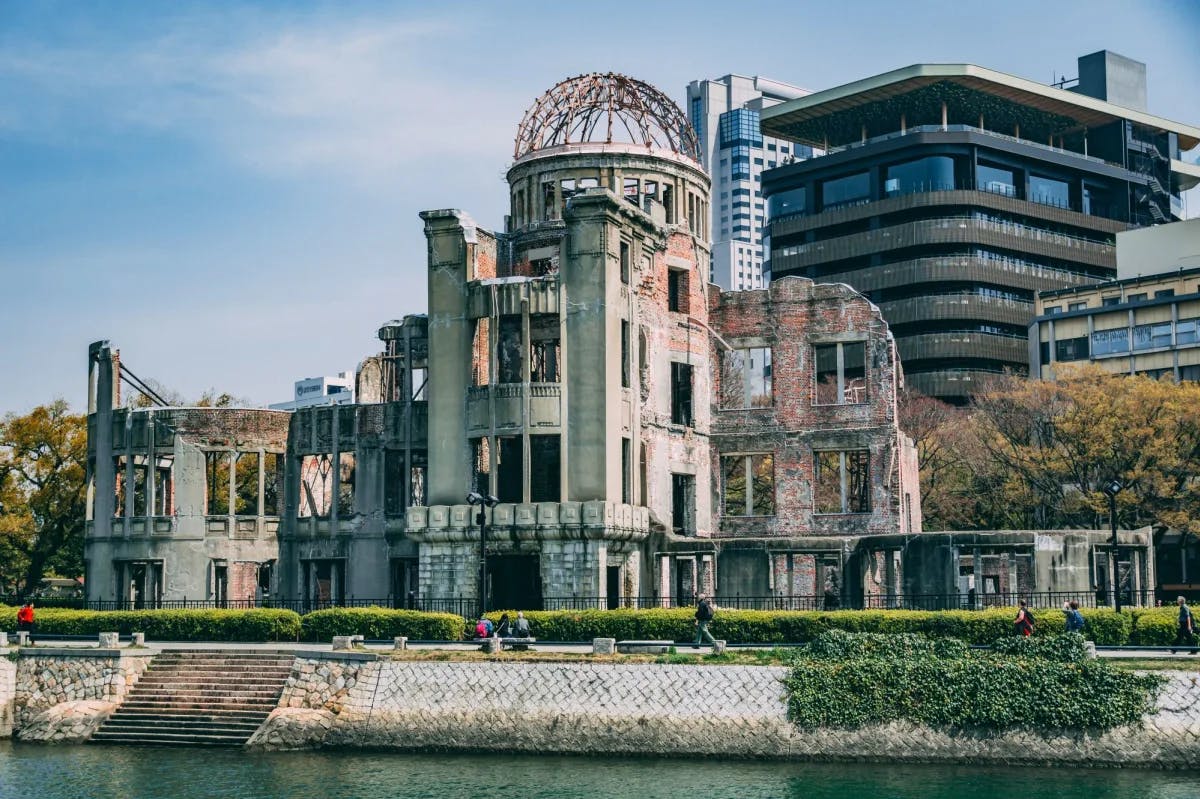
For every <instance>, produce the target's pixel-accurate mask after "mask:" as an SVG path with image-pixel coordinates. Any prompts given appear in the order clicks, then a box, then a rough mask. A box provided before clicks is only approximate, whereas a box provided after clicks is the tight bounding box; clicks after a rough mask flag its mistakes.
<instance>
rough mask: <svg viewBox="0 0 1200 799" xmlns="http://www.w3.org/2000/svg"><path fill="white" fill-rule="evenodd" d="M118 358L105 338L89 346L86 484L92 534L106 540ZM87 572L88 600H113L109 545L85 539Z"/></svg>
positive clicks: (109, 528)
mask: <svg viewBox="0 0 1200 799" xmlns="http://www.w3.org/2000/svg"><path fill="white" fill-rule="evenodd" d="M117 363H119V362H118V361H117V358H116V356H115V354H114V352H113V350H112V348H111V347H110V346H109V343H108V342H107V341H97V342H95V343H93V344H92V345H91V346H90V347H88V413H89V414H91V415H92V418H93V420H94V427H93V434H92V435H93V437H92V443H93V444H94V446H93V447H92V450H93V452H94V453H95V460H94V461H93V462H90V463H89V470H90V472H91V473H90V474H89V475H88V477H89V480H88V486H89V489H88V490H89V491H90V493H91V500H92V502H91V510H92V515H91V518H92V521H93V530H92V537H93V538H96V539H99V540H101V541H107V540H108V538H109V536H110V535H111V533H112V519H113V508H114V504H115V502H114V494H115V493H116V474H115V470H114V468H113V440H112V416H113V406H114V405H115V404H116V402H115V399H116V396H117V387H116V381H117V374H116V370H117V368H119V367H118V366H117V365H116V364H117ZM84 549H85V553H86V554H85V557H86V558H87V560H88V562H89V572H88V579H87V585H86V586H85V590H86V592H87V598H88V600H90V601H93V602H94V601H97V600H101V599H115V598H116V597H115V596H114V595H112V594H109V595H108V596H106V595H105V591H106V590H107V591H112V589H113V586H114V582H113V579H112V550H111V545H109V544H107V543H105V544H93V543H92V542H91V541H90V540H89V541H85V542H84Z"/></svg>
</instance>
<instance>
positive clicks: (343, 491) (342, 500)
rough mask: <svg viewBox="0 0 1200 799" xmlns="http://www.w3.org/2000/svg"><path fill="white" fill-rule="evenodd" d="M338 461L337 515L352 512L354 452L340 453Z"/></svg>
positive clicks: (348, 514)
mask: <svg viewBox="0 0 1200 799" xmlns="http://www.w3.org/2000/svg"><path fill="white" fill-rule="evenodd" d="M338 461H339V462H338V515H339V516H350V515H351V514H353V513H354V478H355V458H354V453H353V452H343V453H340V454H339V455H338Z"/></svg>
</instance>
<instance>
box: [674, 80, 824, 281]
mask: <svg viewBox="0 0 1200 799" xmlns="http://www.w3.org/2000/svg"><path fill="white" fill-rule="evenodd" d="M807 93H808V92H807V90H805V89H800V88H798V87H796V86H789V85H788V84H786V83H780V82H779V81H774V80H770V79H768V78H763V77H759V76H755V77H753V78H750V77H745V76H743V75H726V76H724V77H723V78H714V79H712V80H696V81H692V82H691V83H690V84H688V87H687V98H688V99H687V108H688V117H689V121H690V122H691V123H692V127H693V128H695V130H696V136H697V138H699V140H700V157H701V163H702V164H703V166H704V169H705V171H706V172H708V174H709V177H711V178H712V211H711V212H712V220H711V225H712V226H711V228H710V230H712V242H713V249H712V258H711V262H710V264H709V275H708V279H709V282H712V283H716V284H717V285H718V286H720V287H721V288H723V289H726V290H740V289H760V288H763V287H764V286H765V285H766V283H767V281H768V280H769V279H770V276H769V275H768V274H766V273H765V271H764V269H763V264H764V261H765V260H766V259H765V257H764V256H765V253H764V251H763V247H762V232H763V229H764V228H765V226H766V216H767V214H766V202H765V200H764V199H763V194H762V173H763V172H764V171H766V170H768V169H773V168H775V167H777V166H779V165H780V164H788V163H791V162H792V161H794V160H796V159H798V158H807V157H808V156H809V155H811V154H812V148H810V147H808V146H806V145H798V144H794V143H792V142H790V141H781V140H778V139H775V138H772V137H771V136H764V135H763V133H762V130H761V128H760V124H759V116H760V114H761V113H762V110H763V109H764V108H767V107H770V106H771V105H774V104H776V103H780V102H784V101H786V100H791V99H794V98H797V97H803V96H804V95H805V94H807Z"/></svg>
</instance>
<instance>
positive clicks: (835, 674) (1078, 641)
mask: <svg viewBox="0 0 1200 799" xmlns="http://www.w3.org/2000/svg"><path fill="white" fill-rule="evenodd" d="M827 635H828V634H827ZM1059 639H1063V640H1059ZM1013 640H1016V639H1015V638H1009V637H1006V638H1005V639H1004V642H1005V643H1004V644H1001V645H1002V646H1007V645H1008V642H1009V641H1013ZM1018 646H1020V647H1023V648H1025V649H1026V650H1027V651H1028V653H1029V654H1031V655H1033V654H1034V652H1035V650H1037V651H1039V652H1040V653H1041V654H1053V655H1054V656H1055V657H1054V659H1050V658H1046V657H1040V656H1028V657H1011V656H1008V655H1001V654H995V653H992V652H988V653H981V652H973V651H963V652H962V654H961V655H959V656H950V657H945V656H943V657H937V656H931V655H932V648H928V651H926V653H925V654H924V656H917V657H913V656H912V655H911V652H907V651H904V649H903V648H898V649H896V650H895V651H890V652H889V651H888V650H887V649H886V648H881V647H875V646H873V645H866V646H865V647H855V646H849V647H847V645H846V644H845V642H839V641H837V640H833V641H829V640H827V639H826V638H824V637H821V638H818V639H817V640H816V641H814V642H813V644H811V645H810V647H809V649H812V650H813V651H814V652H822V653H824V652H826V651H828V650H830V649H836V648H842V649H845V650H847V651H855V650H856V649H857V650H858V651H862V650H863V649H864V648H865V649H867V650H870V651H873V652H874V654H873V656H871V657H859V656H852V657H849V658H845V659H833V660H827V659H823V658H821V657H810V656H809V654H808V653H807V652H805V651H802V652H799V653H797V656H796V657H795V659H794V661H793V665H792V669H791V673H790V674H789V676H788V677H787V679H786V680H785V685H786V688H787V693H788V717H789V718H790V719H791V720H792V721H793V723H795V724H796V725H797V726H799V727H804V728H811V727H861V726H863V725H865V724H873V723H881V722H889V721H897V720H907V721H914V722H918V723H922V724H928V725H930V726H936V727H943V728H944V727H972V728H986V729H1010V728H1014V727H1033V728H1038V729H1050V730H1059V729H1064V728H1071V729H1111V728H1113V727H1118V726H1121V725H1124V724H1133V723H1137V722H1139V721H1140V720H1141V718H1142V717H1143V716H1144V715H1145V714H1146V713H1148V712H1150V711H1151V710H1152V708H1153V703H1154V698H1155V696H1156V694H1157V691H1158V690H1159V688H1160V687H1161V685H1162V684H1163V679H1162V678H1161V677H1160V676H1158V675H1153V674H1150V675H1145V674H1136V673H1134V672H1129V671H1123V670H1121V669H1118V668H1116V667H1114V666H1112V665H1110V664H1108V663H1107V662H1105V661H1103V660H1084V661H1082V662H1076V661H1065V660H1062V659H1060V658H1061V656H1062V655H1063V654H1064V653H1068V652H1074V651H1075V650H1076V649H1077V648H1082V638H1081V637H1079V636H1065V635H1064V636H1047V637H1046V639H1045V643H1044V644H1041V645H1040V646H1039V645H1033V644H1029V643H1025V644H1019V645H1018ZM909 649H911V647H909Z"/></svg>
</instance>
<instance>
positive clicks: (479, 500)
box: [467, 491, 483, 505]
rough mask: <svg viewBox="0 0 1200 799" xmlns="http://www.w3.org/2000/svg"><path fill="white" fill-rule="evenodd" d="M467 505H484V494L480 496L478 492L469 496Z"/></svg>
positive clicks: (473, 492)
mask: <svg viewBox="0 0 1200 799" xmlns="http://www.w3.org/2000/svg"><path fill="white" fill-rule="evenodd" d="M467 503H468V504H471V505H482V504H483V494H480V493H479V492H478V491H472V492H471V493H470V494H467Z"/></svg>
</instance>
